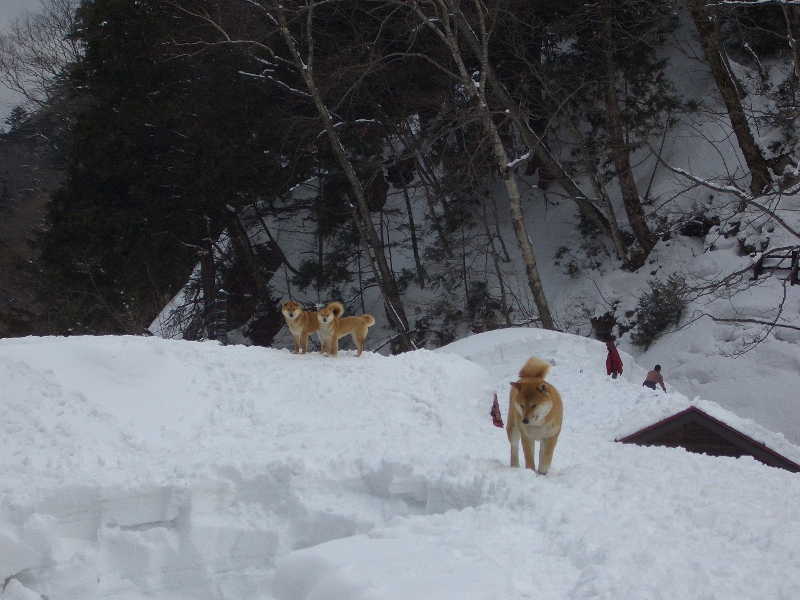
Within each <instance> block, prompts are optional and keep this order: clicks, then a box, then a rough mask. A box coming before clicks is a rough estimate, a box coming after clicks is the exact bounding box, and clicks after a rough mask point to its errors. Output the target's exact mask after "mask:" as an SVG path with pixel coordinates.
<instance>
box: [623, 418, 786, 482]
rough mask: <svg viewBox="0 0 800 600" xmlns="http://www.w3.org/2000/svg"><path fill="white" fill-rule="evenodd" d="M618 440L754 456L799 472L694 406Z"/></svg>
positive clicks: (780, 467) (774, 453)
mask: <svg viewBox="0 0 800 600" xmlns="http://www.w3.org/2000/svg"><path fill="white" fill-rule="evenodd" d="M616 441H618V442H622V443H624V444H638V445H639V446H668V447H671V448H676V447H681V448H685V449H686V450H688V451H689V452H696V453H698V454H709V455H711V456H735V457H737V458H738V457H739V456H743V455H746V456H752V457H753V458H755V459H756V460H758V461H760V462H762V463H764V464H765V465H769V466H770V467H778V468H779V469H786V470H787V471H791V472H792V473H798V472H800V465H798V464H797V463H794V462H792V461H791V460H789V459H788V458H786V457H784V456H782V455H780V454H778V453H777V452H775V451H774V450H772V449H770V448H767V447H766V446H765V445H764V444H762V443H761V442H757V441H756V440H754V439H753V438H751V437H748V436H747V435H745V434H743V433H742V432H740V431H737V430H736V429H734V428H733V427H731V426H730V425H726V424H725V423H723V422H722V421H719V420H717V419H715V418H714V417H712V416H710V415H707V414H706V413H704V412H703V411H702V410H700V409H698V408H695V407H694V406H692V407H689V408H687V409H686V410H684V411H682V412H679V413H678V414H676V415H673V416H671V417H667V418H666V419H664V420H663V421H659V422H658V423H655V424H653V425H650V426H649V427H645V428H644V429H642V430H641V431H637V432H636V433H634V434H631V435H629V436H627V437H624V438H621V439H618V440H616Z"/></svg>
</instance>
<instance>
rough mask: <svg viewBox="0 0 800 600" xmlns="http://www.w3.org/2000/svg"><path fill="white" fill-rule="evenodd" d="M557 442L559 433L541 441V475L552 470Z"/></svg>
mask: <svg viewBox="0 0 800 600" xmlns="http://www.w3.org/2000/svg"><path fill="white" fill-rule="evenodd" d="M556 442H558V436H557V435H555V436H553V437H550V438H546V439H544V440H542V441H541V446H540V447H539V474H540V475H547V472H548V471H549V470H550V463H552V462H553V451H554V450H555V449H556Z"/></svg>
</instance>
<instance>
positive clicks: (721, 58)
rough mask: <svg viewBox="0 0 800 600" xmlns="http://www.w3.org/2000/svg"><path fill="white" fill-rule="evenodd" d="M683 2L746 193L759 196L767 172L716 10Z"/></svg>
mask: <svg viewBox="0 0 800 600" xmlns="http://www.w3.org/2000/svg"><path fill="white" fill-rule="evenodd" d="M686 3H687V6H688V8H689V13H690V14H691V16H692V20H693V21H694V24H695V26H696V27H697V31H698V33H699V34H700V44H701V45H702V46H703V51H704V52H705V55H706V59H707V60H708V65H709V67H710V68H711V74H712V75H713V76H714V81H715V82H716V84H717V88H718V89H719V92H720V95H721V96H722V100H723V102H724V103H725V108H726V109H727V111H728V117H729V118H730V121H731V127H732V128H733V133H734V135H735V136H736V139H737V141H738V142H739V147H740V148H741V150H742V156H743V157H744V160H745V162H746V163H747V168H748V169H749V170H750V193H751V194H753V195H758V194H762V193H764V192H765V191H766V190H768V189H769V188H770V187H771V178H770V175H769V169H768V168H767V162H766V160H764V155H763V154H762V152H761V149H760V148H759V147H758V145H757V144H756V141H755V138H754V137H753V132H752V131H751V130H750V125H749V124H748V122H747V115H746V114H745V111H744V107H743V106H742V96H743V91H742V88H741V85H740V84H739V82H738V81H737V79H736V76H735V75H734V74H733V72H732V71H731V68H730V63H729V61H728V55H727V53H726V52H725V48H724V46H723V44H722V40H721V39H720V33H719V21H718V15H717V12H716V9H715V7H714V6H712V5H707V4H706V2H705V1H704V0H686Z"/></svg>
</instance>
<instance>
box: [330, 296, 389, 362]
mask: <svg viewBox="0 0 800 600" xmlns="http://www.w3.org/2000/svg"><path fill="white" fill-rule="evenodd" d="M342 313H344V306H342V305H341V303H339V302H331V303H330V304H328V306H326V307H325V308H323V309H320V311H319V312H318V313H317V320H318V321H319V331H318V332H317V336H318V337H319V343H320V346H322V353H323V354H332V355H333V356H338V353H339V338H341V337H344V336H346V335H347V334H348V333H349V334H350V336H351V337H352V338H353V341H354V342H355V343H356V348H358V354H356V356H361V352H362V350H363V349H364V340H365V339H366V337H367V329H369V328H370V327H372V326H373V325H375V319H374V318H373V316H372V315H366V314H365V315H361V316H360V317H342V316H341V315H342Z"/></svg>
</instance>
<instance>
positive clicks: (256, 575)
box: [0, 329, 800, 600]
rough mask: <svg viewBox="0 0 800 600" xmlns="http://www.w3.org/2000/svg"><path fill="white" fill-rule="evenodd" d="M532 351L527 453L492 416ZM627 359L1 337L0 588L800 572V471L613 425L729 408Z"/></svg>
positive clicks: (539, 586) (97, 593) (465, 586)
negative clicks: (557, 421)
mask: <svg viewBox="0 0 800 600" xmlns="http://www.w3.org/2000/svg"><path fill="white" fill-rule="evenodd" d="M534 354H535V355H538V356H541V357H542V358H545V359H549V360H551V361H552V362H554V363H555V364H554V366H553V367H552V370H551V375H550V376H549V379H550V380H551V381H552V382H553V384H554V385H556V386H557V387H558V388H559V390H560V391H561V393H562V395H563V397H564V400H565V408H566V414H565V426H564V430H563V433H562V436H561V439H560V440H559V444H558V447H557V448H556V453H555V458H554V462H553V467H552V469H551V471H550V473H548V475H547V476H544V477H543V476H537V475H536V474H534V473H532V472H530V471H526V470H524V469H522V470H520V469H515V470H512V469H509V468H508V466H507V461H508V443H507V441H506V439H505V432H504V431H503V430H501V429H498V428H495V427H493V426H492V421H491V417H490V416H489V408H490V406H491V399H492V395H493V394H494V393H497V394H498V396H499V397H500V399H501V407H502V409H503V413H504V415H505V412H506V408H507V394H508V382H509V381H511V380H513V379H515V377H516V374H517V372H518V371H519V369H520V367H521V366H522V364H523V362H524V360H525V359H527V357H529V356H530V355H534ZM467 359H469V360H467ZM623 360H624V361H625V365H626V370H625V376H624V378H623V379H618V380H611V379H610V378H608V377H606V376H605V373H604V366H603V365H604V361H605V347H604V346H603V345H602V344H600V343H598V342H593V341H591V340H586V339H584V338H580V337H576V336H569V335H564V334H553V333H549V332H543V331H539V330H528V329H526V330H505V331H500V332H490V333H487V334H482V335H479V336H473V337H471V338H468V339H465V340H462V341H460V342H457V343H455V344H453V345H451V346H449V347H447V348H444V349H441V350H440V351H437V352H429V351H418V352H412V353H408V354H404V355H401V356H392V357H385V356H379V355H376V354H372V353H365V354H364V355H363V356H362V357H360V358H356V357H355V356H354V355H353V354H352V353H350V352H345V353H342V354H341V355H340V357H339V358H338V359H332V358H323V357H321V356H320V355H318V354H310V355H305V356H296V355H292V354H290V353H289V352H288V351H285V350H272V349H264V348H256V347H249V348H248V347H242V346H234V347H230V346H229V347H222V346H219V345H217V344H215V343H190V342H179V341H173V340H163V339H156V338H134V337H101V338H91V337H85V338H27V339H22V340H0V374H1V375H0V376H2V380H3V381H4V383H5V385H4V387H3V389H2V391H0V456H1V457H2V460H0V578H1V579H2V580H4V581H6V583H5V588H4V592H3V596H2V597H3V599H4V600H5V599H6V598H9V599H12V598H13V599H14V600H19V599H23V598H24V599H26V600H29V599H35V598H39V597H42V598H44V597H47V598H49V599H50V600H55V599H69V600H71V599H79V598H80V599H93V598H105V597H109V596H114V597H116V598H131V599H132V598H140V597H142V596H148V597H150V598H156V599H164V600H166V599H172V598H224V599H228V598H230V599H240V598H264V599H273V598H274V599H279V600H294V599H300V598H305V599H310V598H315V599H318V600H319V599H327V598H330V599H334V598H335V599H337V600H351V599H352V600H355V599H361V600H363V599H367V598H369V599H387V600H388V599H391V600H403V599H405V598H408V599H412V598H413V599H415V600H416V599H420V598H423V599H424V598H431V599H433V598H437V599H441V598H462V599H473V598H474V599H483V598H525V597H530V596H534V595H536V596H537V597H542V598H586V597H598V598H621V597H636V598H651V597H652V598H656V597H704V598H726V599H727V598H752V597H771V598H779V597H785V598H793V597H800V554H798V553H797V551H796V540H797V539H798V536H799V535H800V518H798V517H800V508H798V507H797V505H796V503H795V502H793V499H794V498H796V497H797V495H798V493H800V477H798V476H797V475H793V474H790V473H787V472H784V471H780V470H778V469H773V468H769V467H766V466H764V465H761V464H760V463H757V462H756V461H754V460H752V459H750V458H742V459H738V460H737V459H730V458H711V457H707V456H701V455H694V454H689V453H687V452H684V451H682V450H675V449H666V448H640V447H635V446H628V445H622V444H617V443H614V441H613V440H614V438H615V437H618V436H619V434H621V433H623V432H627V430H628V429H630V428H631V427H633V426H635V424H637V423H639V422H640V421H649V420H650V419H652V418H654V417H655V416H658V415H661V414H662V413H666V412H669V411H671V410H673V409H674V408H675V409H682V408H685V406H686V405H687V403H691V402H700V403H701V404H703V406H702V408H703V409H704V410H706V409H709V407H710V409H713V410H715V411H716V412H714V413H713V415H714V416H715V417H717V418H720V415H722V416H724V417H725V418H726V419H732V420H734V421H735V420H736V419H737V418H736V417H735V416H734V415H731V414H730V413H727V411H724V410H722V409H721V408H719V407H716V408H715V406H716V405H713V403H707V402H703V401H699V400H697V401H689V400H688V399H686V398H685V397H683V396H680V395H679V394H676V393H674V392H672V391H671V390H670V393H669V394H663V393H659V392H653V391H651V390H649V389H647V388H643V387H642V386H641V381H640V376H643V373H642V372H641V370H639V369H638V368H637V367H636V366H635V365H634V364H633V362H632V360H631V359H630V357H629V356H627V355H624V354H623ZM628 379H630V380H628ZM668 385H669V382H668ZM709 412H712V411H711V410H709ZM741 421H742V422H743V423H744V424H745V425H746V426H750V427H755V428H757V427H758V426H756V425H755V424H754V423H751V422H746V421H745V420H741ZM740 424H741V423H740ZM761 432H762V433H763V434H764V435H765V436H767V437H769V435H775V434H770V433H769V432H766V431H765V430H761ZM776 437H779V436H776ZM789 446H790V445H789ZM791 448H794V450H795V451H796V452H797V451H798V449H797V448H795V447H793V446H792V447H791ZM790 458H792V457H790ZM765 492H766V493H765Z"/></svg>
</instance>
